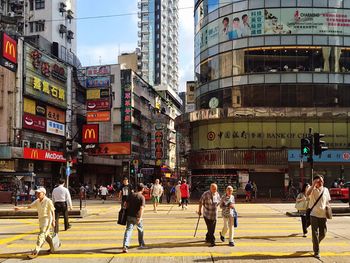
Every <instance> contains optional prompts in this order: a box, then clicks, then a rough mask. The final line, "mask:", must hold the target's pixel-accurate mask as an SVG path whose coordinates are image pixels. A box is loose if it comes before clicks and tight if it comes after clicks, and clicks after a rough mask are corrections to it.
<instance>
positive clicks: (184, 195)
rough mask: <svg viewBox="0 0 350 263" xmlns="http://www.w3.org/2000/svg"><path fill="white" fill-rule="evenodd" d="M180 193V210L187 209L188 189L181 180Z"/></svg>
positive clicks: (184, 181)
mask: <svg viewBox="0 0 350 263" xmlns="http://www.w3.org/2000/svg"><path fill="white" fill-rule="evenodd" d="M180 191H181V205H182V210H184V209H187V205H188V198H190V187H189V186H188V184H187V183H186V179H183V180H182V184H181V186H180Z"/></svg>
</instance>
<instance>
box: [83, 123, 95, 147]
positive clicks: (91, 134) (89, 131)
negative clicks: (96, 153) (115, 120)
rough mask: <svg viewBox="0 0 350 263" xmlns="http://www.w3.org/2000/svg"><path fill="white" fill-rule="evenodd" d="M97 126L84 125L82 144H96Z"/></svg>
mask: <svg viewBox="0 0 350 263" xmlns="http://www.w3.org/2000/svg"><path fill="white" fill-rule="evenodd" d="M98 127H99V126H98V124H84V125H83V133H82V136H81V138H82V143H98V136H99V135H98Z"/></svg>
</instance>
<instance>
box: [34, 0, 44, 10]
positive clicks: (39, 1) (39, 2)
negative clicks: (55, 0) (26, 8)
mask: <svg viewBox="0 0 350 263" xmlns="http://www.w3.org/2000/svg"><path fill="white" fill-rule="evenodd" d="M35 9H36V10H37V9H45V0H35Z"/></svg>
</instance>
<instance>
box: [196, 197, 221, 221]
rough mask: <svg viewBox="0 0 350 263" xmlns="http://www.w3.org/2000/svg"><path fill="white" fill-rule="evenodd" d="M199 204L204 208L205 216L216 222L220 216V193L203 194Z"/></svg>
mask: <svg viewBox="0 0 350 263" xmlns="http://www.w3.org/2000/svg"><path fill="white" fill-rule="evenodd" d="M199 203H200V204H202V206H203V216H204V217H205V218H207V219H210V220H215V219H216V218H217V216H218V205H219V204H220V195H219V193H218V192H216V193H215V194H212V193H211V192H210V191H206V192H204V193H203V195H202V197H201V199H200V200H199Z"/></svg>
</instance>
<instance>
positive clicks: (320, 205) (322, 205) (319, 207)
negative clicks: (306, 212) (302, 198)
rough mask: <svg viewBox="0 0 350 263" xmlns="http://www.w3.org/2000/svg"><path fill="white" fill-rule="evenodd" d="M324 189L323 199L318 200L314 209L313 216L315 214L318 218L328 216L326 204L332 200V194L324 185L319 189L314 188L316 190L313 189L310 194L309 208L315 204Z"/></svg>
mask: <svg viewBox="0 0 350 263" xmlns="http://www.w3.org/2000/svg"><path fill="white" fill-rule="evenodd" d="M322 191H324V192H323V195H322V197H321V199H320V200H319V201H318V202H317V204H316V205H315V207H314V208H313V209H312V211H311V216H315V217H318V218H326V205H327V204H328V203H329V201H330V200H331V196H330V194H329V191H328V189H327V188H326V187H322V188H319V189H318V188H314V190H312V192H311V195H310V201H309V208H311V207H312V206H313V205H314V204H315V202H316V201H317V199H318V197H319V196H320V194H321V193H322Z"/></svg>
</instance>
